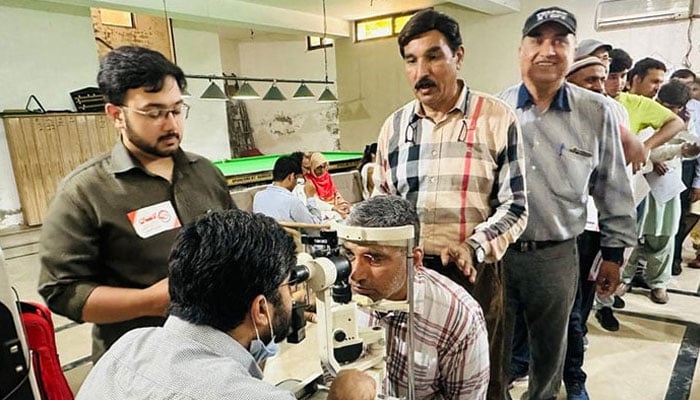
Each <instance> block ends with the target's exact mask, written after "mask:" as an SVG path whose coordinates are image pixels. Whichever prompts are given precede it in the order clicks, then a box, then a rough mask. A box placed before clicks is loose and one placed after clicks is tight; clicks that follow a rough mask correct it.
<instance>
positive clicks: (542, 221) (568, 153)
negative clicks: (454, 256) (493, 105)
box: [501, 7, 636, 400]
mask: <svg viewBox="0 0 700 400" xmlns="http://www.w3.org/2000/svg"><path fill="white" fill-rule="evenodd" d="M575 33H576V18H575V16H574V15H573V14H571V13H569V12H568V11H566V10H564V9H561V8H558V7H549V8H543V9H539V10H537V11H535V12H534V13H533V14H532V15H531V16H530V17H528V18H527V20H526V21H525V26H524V28H523V38H522V40H521V43H520V49H519V58H520V68H521V75H522V79H523V83H522V84H520V85H517V86H514V87H512V88H509V89H507V90H505V91H504V92H503V93H502V94H501V98H503V99H504V100H505V101H506V102H507V103H509V104H510V105H511V106H512V107H513V108H514V109H515V110H516V114H517V115H518V120H519V121H520V124H521V127H522V130H523V140H524V147H525V154H526V157H525V161H526V170H527V173H528V191H527V199H528V203H529V205H530V207H529V210H530V219H529V223H528V226H527V227H526V229H525V232H523V234H522V235H521V237H520V239H519V240H518V241H517V242H516V243H515V244H513V245H511V247H510V249H509V250H508V252H507V253H506V255H505V257H504V265H505V272H506V277H507V279H506V300H507V304H508V306H507V310H508V315H507V322H506V323H507V326H512V325H510V324H511V323H512V322H513V320H514V315H515V312H516V310H522V311H523V313H524V316H525V320H526V323H527V329H528V331H529V335H528V336H529V338H530V350H531V353H532V355H531V359H532V364H531V367H530V382H529V389H528V396H529V397H528V398H529V399H537V400H539V399H555V398H556V396H557V393H558V392H559V388H560V387H561V380H562V372H563V366H564V356H565V353H566V347H567V345H566V336H567V323H568V319H569V313H570V311H571V308H572V305H573V301H574V295H575V293H576V283H577V279H578V274H579V271H578V260H577V257H576V241H575V238H576V236H578V235H579V234H580V233H581V232H582V231H583V229H584V225H585V223H586V201H587V195H588V193H589V190H590V193H591V194H592V196H593V198H594V200H595V203H596V206H597V207H598V211H599V226H600V231H601V236H602V239H601V250H602V256H603V259H604V261H603V263H602V265H601V267H600V271H599V273H598V275H597V280H596V285H597V290H598V292H600V293H604V294H605V293H612V292H613V291H614V290H615V288H616V287H617V285H618V283H619V281H620V273H619V267H620V264H621V262H622V258H623V249H624V248H625V247H627V246H633V245H634V244H635V242H636V241H635V234H634V232H635V225H634V222H635V211H634V201H633V199H632V191H631V186H630V183H629V178H628V177H627V174H626V173H625V159H624V155H623V153H622V145H621V144H620V132H619V126H618V125H619V121H618V118H617V117H616V116H615V115H614V114H613V111H612V110H611V109H610V108H609V107H607V100H606V99H605V98H604V97H603V96H601V95H599V94H596V93H592V92H590V91H587V90H585V89H581V88H579V87H576V86H574V85H571V84H568V83H566V82H565V81H564V78H565V76H566V73H567V71H568V69H569V66H570V65H571V63H572V61H573V58H574V48H575V45H576V44H575V36H574V35H575ZM528 153H529V155H528ZM507 343H508V342H507ZM506 362H507V361H506ZM567 394H568V398H569V399H588V395H587V393H586V392H585V389H584V388H581V387H568V388H567Z"/></svg>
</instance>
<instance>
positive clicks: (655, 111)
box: [615, 92, 673, 134]
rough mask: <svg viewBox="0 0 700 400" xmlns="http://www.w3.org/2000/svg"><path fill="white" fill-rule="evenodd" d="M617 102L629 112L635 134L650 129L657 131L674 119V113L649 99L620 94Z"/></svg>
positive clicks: (631, 126) (624, 93) (631, 127)
mask: <svg viewBox="0 0 700 400" xmlns="http://www.w3.org/2000/svg"><path fill="white" fill-rule="evenodd" d="M615 100H617V101H619V102H620V104H622V105H623V106H624V107H625V109H626V110H627V113H628V114H629V118H630V130H631V131H632V133H634V134H638V133H639V132H640V131H641V130H642V129H644V128H649V127H651V128H653V129H654V130H657V129H659V128H661V127H662V126H663V125H664V124H665V123H666V121H668V120H669V119H671V118H672V117H673V111H671V110H669V109H668V108H666V107H664V106H662V105H661V104H659V103H657V102H656V101H654V100H652V99H650V98H648V97H644V96H639V95H636V94H630V93H626V92H620V94H618V95H617V97H616V98H615Z"/></svg>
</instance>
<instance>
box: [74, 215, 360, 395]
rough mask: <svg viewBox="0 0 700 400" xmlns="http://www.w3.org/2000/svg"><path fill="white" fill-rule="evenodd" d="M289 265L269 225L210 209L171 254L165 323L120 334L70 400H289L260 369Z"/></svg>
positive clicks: (274, 337) (278, 317)
mask: <svg viewBox="0 0 700 400" xmlns="http://www.w3.org/2000/svg"><path fill="white" fill-rule="evenodd" d="M295 264H296V255H295V246H294V242H293V240H292V238H291V237H290V236H289V235H287V233H286V232H285V231H284V230H283V229H282V227H281V226H280V225H279V224H277V223H276V222H275V221H274V220H273V219H272V218H270V217H266V216H264V215H261V214H252V213H249V212H246V211H241V210H228V211H212V212H210V213H208V214H206V215H204V216H203V217H201V218H199V219H198V220H196V221H195V222H194V223H192V224H190V225H187V226H186V227H185V228H183V229H182V230H181V231H180V233H179V234H178V237H177V240H176V242H175V245H174V247H173V249H172V251H171V253H170V262H169V292H170V298H171V303H170V310H169V311H170V316H169V317H168V319H167V320H166V321H165V325H164V326H162V327H155V328H141V329H136V330H132V331H130V332H128V333H127V334H125V335H124V336H122V337H121V338H120V339H119V340H118V341H117V342H116V343H115V344H114V345H113V346H112V347H111V348H110V350H109V351H107V353H105V355H104V356H103V357H102V358H101V359H100V360H99V362H97V364H95V366H94V367H93V369H92V371H90V374H89V375H88V377H87V379H86V380H85V382H84V383H83V385H82V387H81V389H80V392H79V393H78V396H77V400H81V399H85V400H88V399H89V400H92V399H121V400H131V399H149V400H159V399H173V398H187V399H193V400H194V399H212V400H213V399H217V400H218V399H275V400H276V399H284V400H293V399H294V398H295V397H294V395H293V394H292V393H291V392H289V391H287V390H284V389H281V388H278V387H276V386H273V385H271V384H269V383H266V382H264V381H263V380H262V377H263V373H262V369H261V364H264V362H265V360H266V359H267V358H269V357H271V356H273V355H275V354H276V353H277V352H278V350H279V348H278V347H277V342H281V341H282V340H284V339H285V338H286V335H287V332H288V331H289V325H290V321H291V317H292V293H291V290H290V287H289V283H290V282H289V275H290V271H291V268H292V267H293V266H294V265H295ZM350 377H351V376H350ZM340 378H341V379H342V378H343V377H340ZM339 384H343V382H341V383H339ZM344 384H347V382H345V383H344ZM357 398H358V397H355V399H357Z"/></svg>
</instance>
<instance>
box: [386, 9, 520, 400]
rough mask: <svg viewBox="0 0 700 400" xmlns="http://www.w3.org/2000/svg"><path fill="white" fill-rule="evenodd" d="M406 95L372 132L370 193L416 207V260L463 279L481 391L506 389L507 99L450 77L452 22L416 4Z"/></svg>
mask: <svg viewBox="0 0 700 400" xmlns="http://www.w3.org/2000/svg"><path fill="white" fill-rule="evenodd" d="M398 44H399V53H400V54H401V57H402V58H403V61H404V69H405V72H406V77H407V78H408V82H409V84H410V85H411V87H412V89H413V93H414V95H415V97H416V99H415V100H413V101H411V102H409V103H408V104H406V105H404V106H403V107H401V108H400V109H398V110H397V111H395V112H394V113H393V114H391V115H390V116H389V117H388V118H387V119H386V121H385V122H384V126H382V128H381V131H380V133H379V138H378V139H377V164H378V165H379V168H377V169H375V181H376V184H375V188H374V193H375V194H395V195H399V196H401V197H404V198H406V199H407V200H409V201H410V202H411V204H413V205H414V206H415V207H416V209H417V211H418V215H419V217H420V224H421V226H420V228H421V235H420V238H419V241H420V245H421V246H422V247H423V249H424V250H425V257H424V258H423V265H425V266H426V267H427V268H431V269H435V270H437V271H438V272H440V273H442V274H444V275H446V276H448V277H449V278H450V279H452V280H453V281H455V282H457V283H458V284H460V285H462V286H463V287H464V288H466V289H467V291H468V292H469V293H470V294H471V295H472V296H474V298H475V299H476V300H477V301H478V302H479V304H480V305H481V307H482V308H483V310H484V316H485V318H486V326H487V329H488V335H489V346H490V360H491V369H490V375H491V379H490V383H489V389H488V398H489V399H500V398H502V396H503V392H504V390H505V374H504V370H503V366H502V362H501V361H502V358H503V350H504V341H503V332H504V325H503V322H504V299H503V287H504V277H503V266H502V264H501V263H500V260H501V257H503V254H504V253H505V251H506V249H507V248H508V245H509V244H510V243H512V242H514V241H515V240H516V239H517V238H518V236H519V235H520V233H521V232H522V231H523V229H524V228H525V224H526V222H527V203H526V195H525V177H524V172H525V171H524V160H523V149H522V135H521V133H520V127H519V125H518V121H517V118H516V116H515V114H514V112H513V110H512V109H510V108H509V107H508V106H507V105H506V104H504V103H503V102H502V101H500V100H498V99H496V98H495V97H493V96H490V95H487V94H484V93H480V92H477V91H474V90H471V89H469V87H468V86H467V84H466V82H464V80H462V79H461V78H460V77H459V73H460V70H461V69H462V63H463V61H464V54H465V50H464V46H463V45H462V37H461V35H460V32H459V24H458V23H457V21H455V20H454V19H453V18H451V17H449V16H447V15H445V14H443V13H440V12H437V11H435V10H425V11H421V12H418V13H416V14H415V15H414V16H413V17H411V19H410V20H409V21H408V22H407V23H406V25H405V26H404V28H403V29H402V30H401V33H400V34H399V37H398Z"/></svg>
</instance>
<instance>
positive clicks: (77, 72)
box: [0, 6, 98, 227]
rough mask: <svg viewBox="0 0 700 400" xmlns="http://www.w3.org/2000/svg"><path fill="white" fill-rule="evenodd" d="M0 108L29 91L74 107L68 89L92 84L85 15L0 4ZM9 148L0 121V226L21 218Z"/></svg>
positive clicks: (92, 53) (21, 100)
mask: <svg viewBox="0 0 700 400" xmlns="http://www.w3.org/2000/svg"><path fill="white" fill-rule="evenodd" d="M0 38H2V40H0V88H2V89H1V90H2V91H1V95H0V110H4V109H22V108H24V106H25V104H26V102H27V98H28V96H29V95H30V94H34V95H36V96H37V98H38V99H39V101H41V103H42V105H43V106H44V108H46V109H50V110H64V109H70V110H72V109H74V107H73V102H72V100H71V98H70V95H69V93H70V92H71V91H73V90H75V89H79V88H83V87H85V86H95V76H96V71H97V65H98V62H97V50H96V48H95V44H94V42H93V35H92V24H91V21H90V14H89V12H88V13H86V14H85V15H84V16H77V15H72V14H55V13H49V12H44V11H37V10H29V9H22V8H10V7H3V6H0ZM19 209H20V203H19V196H18V194H17V186H16V184H15V180H14V175H13V174H12V165H11V163H10V154H9V150H8V148H7V139H6V137H5V131H4V127H3V126H2V125H0V227H5V226H8V225H14V224H18V223H20V222H21V220H22V217H21V214H20V212H19Z"/></svg>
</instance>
